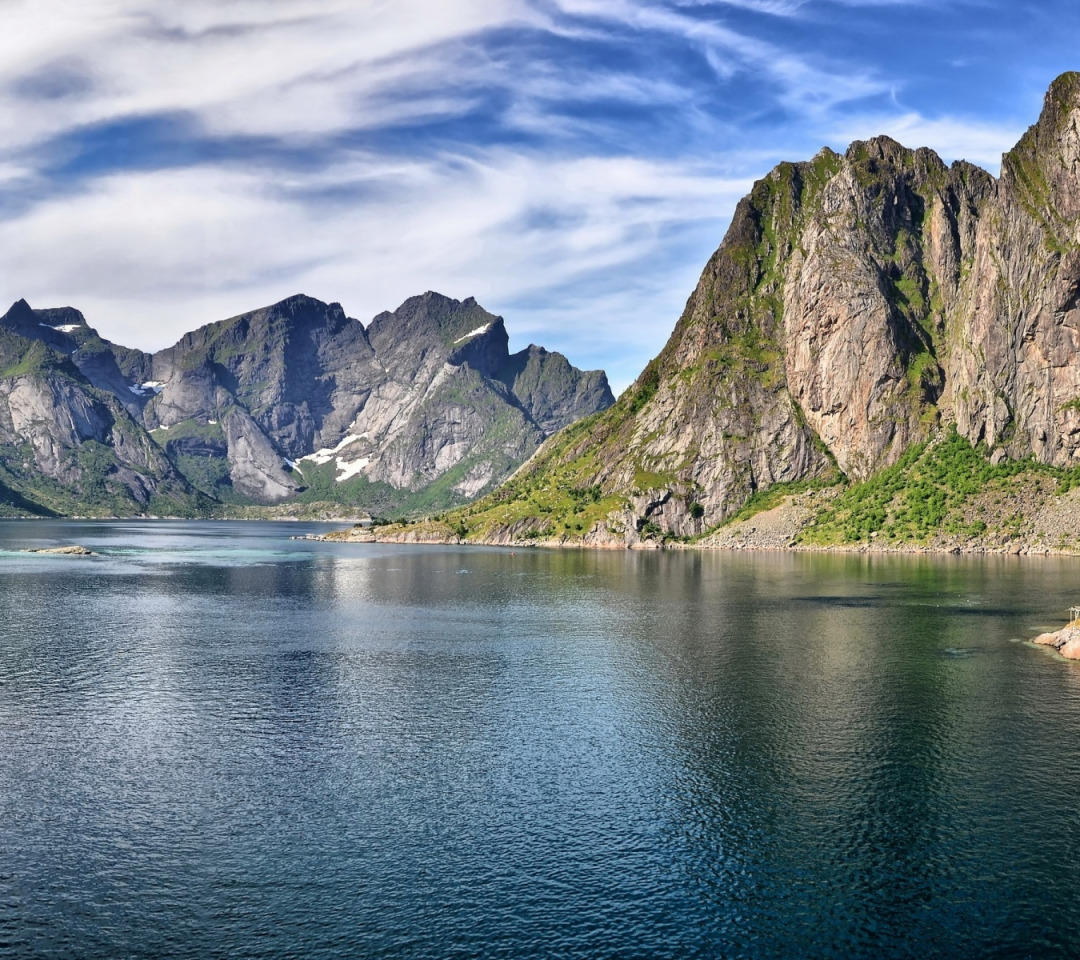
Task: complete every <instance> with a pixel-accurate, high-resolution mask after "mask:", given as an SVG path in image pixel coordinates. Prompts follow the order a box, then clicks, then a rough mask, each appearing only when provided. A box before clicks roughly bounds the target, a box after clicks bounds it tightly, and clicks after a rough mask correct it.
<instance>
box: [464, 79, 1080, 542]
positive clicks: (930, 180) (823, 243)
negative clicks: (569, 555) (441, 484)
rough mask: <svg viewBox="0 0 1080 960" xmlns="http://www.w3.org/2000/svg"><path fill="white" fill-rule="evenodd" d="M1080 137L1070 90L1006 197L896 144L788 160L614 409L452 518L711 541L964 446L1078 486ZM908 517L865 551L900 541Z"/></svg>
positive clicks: (1045, 120)
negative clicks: (757, 505) (752, 515)
mask: <svg viewBox="0 0 1080 960" xmlns="http://www.w3.org/2000/svg"><path fill="white" fill-rule="evenodd" d="M1078 131H1080V74H1076V73H1069V74H1065V75H1063V76H1061V77H1059V78H1058V79H1057V80H1056V81H1055V82H1054V83H1053V85H1052V86H1051V88H1050V90H1049V92H1048V94H1047V96H1046V101H1045V106H1044V109H1043V111H1042V114H1041V116H1040V118H1039V121H1038V123H1036V124H1035V125H1034V126H1033V127H1031V129H1029V130H1028V131H1027V133H1025V134H1024V136H1023V138H1022V139H1021V140H1020V142H1019V143H1018V144H1017V145H1016V147H1015V148H1014V149H1013V150H1011V151H1010V152H1009V153H1007V154H1006V155H1005V156H1004V158H1003V161H1002V167H1001V175H1000V177H998V178H996V179H995V178H994V177H993V176H991V175H990V174H989V173H987V172H986V171H984V170H981V169H979V168H977V167H975V166H973V165H971V164H970V163H966V162H964V161H959V162H956V163H954V164H952V165H951V166H946V165H945V164H944V163H943V162H942V161H941V159H940V158H939V157H938V156H937V155H936V154H935V153H933V151H931V150H928V149H925V148H924V149H917V150H911V149H908V148H906V147H903V146H901V145H900V144H899V143H897V142H895V141H894V140H891V139H889V138H888V137H877V138H875V139H873V140H869V141H865V142H856V143H853V144H852V145H851V146H850V147H849V148H848V150H847V152H846V153H845V154H843V155H840V154H837V153H834V152H833V151H831V150H829V149H824V150H822V151H821V152H820V153H819V154H818V155H817V156H816V157H814V158H813V159H812V160H810V161H809V162H803V163H781V164H780V165H779V166H777V167H776V168H775V169H774V170H772V171H771V172H770V173H769V175H768V176H767V177H765V178H764V179H762V180H760V181H758V182H757V183H756V184H755V185H754V187H753V189H752V191H751V192H750V194H749V196H747V197H745V198H744V199H743V200H742V201H741V202H740V203H739V204H738V206H737V208H736V210H735V213H734V216H733V217H732V221H731V225H730V227H729V229H728V231H727V234H726V236H725V238H724V240H723V243H722V244H721V245H720V247H719V249H718V250H717V251H716V253H714V254H713V256H712V257H711V258H710V260H709V262H708V264H707V265H706V266H705V269H704V271H703V272H702V274H701V278H700V280H699V282H698V285H697V288H696V289H695V290H694V292H693V293H692V294H691V296H690V298H689V300H688V301H687V304H686V308H685V310H684V312H683V314H682V316H681V318H680V319H679V321H678V323H677V324H676V326H675V329H674V331H673V333H672V335H671V337H670V339H669V340H668V342H667V344H666V346H665V347H664V349H663V350H662V352H661V353H660V355H659V356H658V357H656V358H655V359H654V360H653V361H652V362H651V363H649V365H648V366H647V367H646V368H645V370H644V372H643V373H642V374H641V375H640V376H639V377H638V379H637V381H636V382H635V383H634V385H633V386H632V387H631V388H630V389H628V390H627V391H626V392H625V393H624V394H623V395H622V396H621V397H620V398H619V401H618V403H616V404H615V405H614V406H613V407H612V408H611V409H610V410H608V411H606V412H604V413H601V414H599V415H597V416H594V417H592V418H591V419H590V420H588V421H585V422H584V423H579V424H577V425H575V426H573V427H570V428H569V429H567V430H565V431H564V432H562V433H560V434H558V435H556V436H555V437H553V438H552V439H551V440H549V441H548V442H547V443H546V444H545V445H544V447H542V448H541V450H540V451H539V452H538V453H537V455H536V456H535V457H534V458H533V459H532V460H531V461H530V462H529V463H528V464H527V465H526V466H525V467H524V468H523V469H522V470H521V471H520V472H519V473H518V475H517V476H516V477H515V478H514V479H513V480H512V481H511V482H510V483H509V484H508V485H506V487H504V488H503V489H501V490H500V491H498V492H497V493H495V494H494V495H493V496H492V497H490V498H487V499H485V500H482V501H480V502H478V503H476V504H474V505H472V506H471V507H469V508H468V509H467V510H466V511H464V512H462V513H460V514H459V515H456V516H455V518H454V519H453V521H452V522H453V523H454V524H456V525H458V526H459V528H460V529H466V530H468V531H470V535H471V536H474V537H477V538H481V539H489V540H494V541H498V542H503V541H513V540H520V539H522V538H525V539H555V540H569V541H582V542H587V543H597V544H601V543H610V544H629V545H634V544H637V543H640V542H642V541H655V540H659V539H662V538H664V537H668V538H670V537H676V538H689V537H695V536H701V535H703V534H704V533H706V532H707V531H710V530H712V529H715V528H716V527H718V526H719V525H721V524H723V523H724V522H725V521H727V520H729V519H731V518H732V517H734V516H735V515H737V514H739V512H740V511H741V510H743V509H744V507H746V506H747V505H748V504H750V503H754V502H759V501H760V498H761V497H762V496H763V495H764V494H765V492H766V491H768V490H770V488H776V489H778V490H780V489H786V490H796V489H802V488H803V487H805V486H808V485H809V486H813V487H821V488H826V487H836V488H840V487H843V485H844V484H845V483H846V484H851V483H859V482H870V481H871V480H872V479H873V478H874V477H877V476H880V475H881V474H882V471H885V470H890V469H897V468H899V467H902V468H903V469H905V470H907V469H909V468H910V469H911V470H915V469H916V467H915V466H914V464H915V461H916V460H918V459H919V458H920V457H922V456H923V452H924V451H925V450H930V449H935V448H937V445H939V444H941V443H942V441H945V443H944V446H943V447H941V448H940V451H944V450H953V449H954V448H953V446H951V445H950V444H951V443H952V441H951V440H950V439H949V438H950V437H952V436H954V435H955V436H956V437H958V438H959V440H960V441H961V443H962V444H964V445H966V446H967V447H968V448H969V449H972V450H977V451H978V452H979V457H980V458H981V459H982V460H983V461H985V462H988V464H989V466H990V467H993V468H1001V470H1006V469H1008V467H1007V465H1008V464H1018V463H1030V464H1032V465H1033V466H1032V469H1033V470H1036V468H1040V469H1042V470H1043V472H1044V473H1045V474H1046V476H1050V475H1051V474H1052V475H1053V476H1054V477H1056V478H1058V480H1059V481H1060V482H1062V483H1064V482H1066V481H1068V483H1071V482H1072V481H1071V480H1069V479H1068V478H1069V477H1071V476H1072V471H1074V470H1075V468H1076V467H1077V466H1078V464H1080V362H1078V348H1080V132H1078ZM940 451H939V453H940ZM950 456H951V454H950ZM957 456H960V455H959V454H957ZM903 458H907V459H903ZM961 459H962V457H961ZM901 461H903V462H901ZM950 462H951V461H950ZM965 462H966V461H965ZM918 469H920V470H921V469H923V468H921V467H920V468H918ZM927 469H929V468H927ZM965 469H967V468H965ZM971 469H974V467H972V468H971ZM1046 471H1049V473H1046ZM1036 472H1038V470H1036ZM897 489H898V490H899V489H900V488H897ZM933 489H935V490H938V488H937V487H934V488H933ZM946 492H947V491H944V489H942V490H939V493H940V496H941V497H942V498H944V497H946ZM835 494H836V489H834V490H833V491H832V493H831V494H830V496H833V495H835ZM900 496H901V495H900V494H899V493H897V494H896V497H900ZM934 496H935V497H937V496H938V493H935V494H934ZM901 499H902V497H901ZM899 502H900V500H897V499H896V498H895V497H894V499H893V500H889V501H887V502H885V503H883V504H882V505H881V507H880V517H879V518H878V520H876V521H874V523H877V524H878V526H874V525H873V523H871V524H870V526H869V527H866V526H865V525H862V526H859V525H858V524H856V525H855V527H854V528H853V529H855V530H856V533H857V535H858V536H863V537H865V536H869V533H868V532H867V531H868V530H869V531H870V532H874V531H876V530H878V529H879V527H880V529H881V530H883V531H884V530H886V528H889V524H890V523H892V522H893V520H894V519H895V514H896V511H897V506H896V505H897V503H899ZM950 502H952V501H950ZM845 509H848V508H845ZM850 509H851V510H854V509H855V508H854V507H851V508H850ZM949 509H952V508H951V507H950V508H949ZM956 509H957V510H958V511H960V512H959V513H957V515H956V517H955V518H954V519H955V522H956V523H960V522H961V520H963V523H965V524H968V526H970V527H973V528H974V527H975V526H977V524H976V522H975V521H974V520H972V519H971V518H967V519H963V518H962V517H960V513H962V510H960V507H959V506H957V507H956ZM856 512H857V511H856ZM823 516H824V514H823ZM889 529H892V528H889ZM897 529H899V528H897Z"/></svg>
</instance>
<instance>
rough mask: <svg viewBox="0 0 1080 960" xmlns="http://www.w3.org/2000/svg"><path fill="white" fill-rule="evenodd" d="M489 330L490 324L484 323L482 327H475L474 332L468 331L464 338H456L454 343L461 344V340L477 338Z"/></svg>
mask: <svg viewBox="0 0 1080 960" xmlns="http://www.w3.org/2000/svg"><path fill="white" fill-rule="evenodd" d="M490 329H491V324H490V323H485V324H484V325H483V326H482V327H477V328H476V329H475V330H470V331H469V332H468V333H467V334H465V336H463V337H458V338H457V339H456V340H455V341H454V343H461V342H462V341H463V340H468V339H469V338H470V337H478V336H480V334H482V333H487V332H488V331H489V330H490Z"/></svg>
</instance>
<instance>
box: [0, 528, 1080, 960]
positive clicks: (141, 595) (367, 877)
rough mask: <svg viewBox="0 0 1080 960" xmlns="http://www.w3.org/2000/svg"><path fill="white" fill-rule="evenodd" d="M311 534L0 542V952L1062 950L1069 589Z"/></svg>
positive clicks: (1074, 844) (975, 568)
mask: <svg viewBox="0 0 1080 960" xmlns="http://www.w3.org/2000/svg"><path fill="white" fill-rule="evenodd" d="M309 529H314V528H312V527H304V526H300V525H296V524H226V523H179V522H177V523H123V522H115V523H101V524H94V523H78V524H75V523H61V522H55V523H54V522H40V523H39V522H32V523H30V522H18V523H16V522H12V523H4V524H0V954H4V955H10V956H14V957H90V958H97V957H102V958H105V957H192V958H195V957H275V958H276V957H281V958H284V957H339V956H363V957H410V958H413V957H416V958H436V957H440V958H441V957H558V956H564V957H578V956H580V957H643V958H644V957H649V958H652V957H845V958H846V957H935V956H940V957H955V956H1001V957H1015V956H1033V957H1035V956H1037V957H1042V956H1055V955H1056V956H1075V955H1076V953H1077V950H1078V947H1077V944H1078V943H1080V917H1078V915H1077V914H1076V912H1075V909H1074V904H1075V899H1076V892H1077V890H1078V889H1080V839H1078V837H1077V832H1076V830H1075V829H1074V824H1075V823H1076V815H1077V808H1078V806H1080V736H1078V733H1080V664H1074V663H1066V662H1063V661H1061V660H1058V659H1056V658H1054V657H1053V656H1052V655H1050V654H1049V653H1047V652H1046V651H1045V650H1043V649H1039V648H1035V647H1032V646H1031V645H1029V644H1026V643H1023V642H1019V641H1021V640H1022V639H1023V638H1027V637H1030V636H1032V635H1033V634H1034V633H1036V632H1038V631H1039V630H1040V629H1042V628H1044V627H1048V626H1056V625H1060V624H1061V623H1062V622H1063V618H1064V616H1065V612H1066V610H1067V608H1068V606H1070V605H1071V604H1074V603H1077V602H1080V562H1075V561H1067V560H1058V559H1046V560H1041V559H1033V558H1024V559H1020V558H993V559H986V560H970V559H963V558H951V557H950V558H926V557H911V558H890V557H859V556H784V555H772V554H745V555H739V554H734V555H732V554H693V553H676V554H671V555H655V554H648V555H645V554H623V553H588V552H576V551H565V552H549V551H535V550H533V551H529V550H527V551H521V550H518V551H508V550H495V549H491V550H488V549H479V548H477V549H457V548H434V547H433V548H409V547H389V546H373V545H362V544H356V545H336V544H319V543H312V542H305V541H292V540H289V539H288V538H289V537H290V536H291V535H295V534H298V533H303V532H307V530H309ZM58 543H81V544H84V545H86V546H89V547H91V548H93V549H95V550H96V551H98V552H99V553H100V555H99V556H96V557H90V558H78V557H51V556H42V555H27V554H25V553H19V552H16V551H18V550H20V549H22V548H25V547H30V546H48V545H54V544H58Z"/></svg>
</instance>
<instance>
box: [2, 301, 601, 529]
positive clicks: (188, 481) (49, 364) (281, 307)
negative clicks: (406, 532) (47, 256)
mask: <svg viewBox="0 0 1080 960" xmlns="http://www.w3.org/2000/svg"><path fill="white" fill-rule="evenodd" d="M508 343H509V340H508V335H507V332H506V327H505V325H504V322H503V319H502V318H501V317H498V316H495V315H493V314H490V313H488V312H487V311H486V310H484V309H483V308H482V307H480V306H479V305H478V304H477V303H476V301H475V300H473V299H471V298H470V299H467V300H464V301H457V300H452V299H450V298H448V297H444V296H441V295H439V294H436V293H431V292H429V293H426V294H424V295H423V296H419V297H413V298H411V299H409V300H407V301H406V302H405V303H404V304H402V305H401V307H399V308H398V309H397V310H396V311H394V312H392V313H390V312H386V313H381V314H379V315H378V316H377V317H375V318H374V319H373V320H372V321H371V323H370V324H368V325H367V326H366V327H365V326H364V325H363V324H362V323H360V322H358V321H356V320H353V319H350V318H349V317H347V316H346V315H345V313H344V311H343V310H342V308H341V306H340V305H339V304H337V303H323V302H321V301H319V300H315V299H312V298H310V297H307V296H302V295H301V296H294V297H290V298H289V299H287V300H283V301H281V302H280V303H276V304H274V305H272V306H269V307H265V308H263V309H260V310H255V311H253V312H251V313H246V314H242V315H240V316H237V317H233V318H231V319H228V320H223V321H220V322H217V323H211V324H208V325H206V326H203V327H200V328H199V329H197V330H195V331H193V332H191V333H189V334H187V335H185V336H184V337H183V338H182V339H181V340H180V341H179V342H178V343H176V344H174V345H173V346H171V347H169V348H167V349H165V350H161V351H159V352H157V353H154V354H150V353H145V352H142V351H140V350H135V349H130V348H127V347H122V346H119V345H117V344H113V343H110V342H109V341H107V340H105V339H103V338H102V337H101V336H99V335H98V333H97V332H96V331H95V330H94V329H93V328H92V327H90V326H89V325H88V324H87V322H86V320H85V318H84V317H83V315H82V314H81V313H79V312H78V311H77V310H74V309H72V308H70V307H66V308H61V309H45V310H40V309H38V310H36V309H33V308H31V307H30V306H29V305H28V304H27V303H26V302H25V301H19V302H18V303H16V304H15V305H14V306H12V308H11V309H10V310H9V311H8V312H7V313H6V314H5V315H4V316H3V317H2V318H0V504H3V505H4V507H5V509H6V512H8V513H16V514H66V515H121V516H129V515H194V516H199V515H213V514H215V513H220V512H221V511H222V510H223V509H232V510H234V511H235V510H238V509H241V508H244V507H250V506H253V505H261V506H262V507H264V508H265V507H267V506H269V505H282V504H285V505H293V506H303V505H307V506H308V507H309V508H314V505H317V504H322V505H323V506H324V507H325V506H326V505H329V504H337V505H343V506H349V507H361V508H365V509H369V510H378V511H388V510H403V511H408V510H418V509H424V508H440V507H445V506H447V505H451V504H454V503H460V502H462V501H464V500H466V499H468V498H470V497H473V496H475V495H477V494H478V493H481V492H483V491H485V490H488V489H491V488H493V487H494V486H495V485H496V484H497V483H498V482H499V481H500V480H502V479H504V478H505V477H506V476H507V475H508V474H509V473H510V472H511V471H512V470H513V469H514V468H515V467H516V466H517V465H518V464H520V463H521V462H522V461H523V460H525V459H526V458H527V457H528V456H529V455H530V454H531V453H532V452H533V451H534V450H535V449H536V448H537V446H538V445H539V444H540V443H541V442H542V441H543V440H544V439H545V438H546V437H548V436H549V435H551V434H552V433H554V432H556V431H558V430H559V429H561V428H562V427H564V426H566V425H567V424H569V423H571V422H573V421H574V420H576V419H578V418H579V417H582V416H585V415H588V414H591V413H594V412H596V411H599V410H603V409H606V408H607V407H609V406H610V405H611V404H612V403H613V397H612V395H611V391H610V389H609V387H608V383H607V378H606V377H605V375H604V374H603V372H601V371H590V372H583V371H580V370H578V369H576V368H575V367H573V366H571V365H570V363H569V362H568V361H567V360H566V358H565V357H563V356H562V355H561V354H559V353H551V352H548V351H547V350H545V349H544V348H542V347H537V346H529V347H528V348H526V349H525V350H522V351H520V352H518V353H514V354H511V353H510V352H509V349H508Z"/></svg>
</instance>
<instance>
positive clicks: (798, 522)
mask: <svg viewBox="0 0 1080 960" xmlns="http://www.w3.org/2000/svg"><path fill="white" fill-rule="evenodd" d="M1040 482H1041V481H1040ZM833 496H834V493H833V491H831V490H809V491H805V492H802V493H798V494H794V495H791V496H788V497H785V498H784V499H783V500H782V501H781V502H780V503H779V504H778V505H777V506H775V507H772V508H771V509H768V510H762V511H760V512H759V513H756V514H754V515H753V516H751V517H748V518H746V519H742V520H736V521H733V522H730V523H728V524H726V525H725V526H722V527H720V528H718V529H717V530H714V531H712V532H711V533H709V534H707V535H706V536H703V537H701V538H700V539H697V540H693V541H681V540H668V541H666V542H665V541H664V540H662V539H661V538H657V537H650V536H647V535H646V536H643V535H636V534H633V533H631V534H629V535H627V534H626V533H623V532H613V531H611V530H609V529H608V527H607V526H606V525H605V524H604V523H596V524H595V525H594V526H593V527H592V528H591V529H590V530H588V531H586V532H585V533H584V534H583V535H582V536H580V537H574V538H563V537H522V536H520V535H517V531H516V530H514V529H512V528H505V527H501V528H498V529H496V530H494V531H491V532H490V533H489V534H488V535H482V534H477V533H473V534H472V535H468V534H466V535H465V536H461V535H460V533H459V532H458V531H456V530H455V529H454V528H452V527H451V526H450V525H449V524H447V523H445V522H441V521H433V520H425V521H419V522H416V523H412V524H408V525H405V526H402V525H399V524H394V525H390V526H386V527H353V528H351V529H347V530H341V531H335V532H333V533H329V534H325V535H321V536H317V537H315V538H314V539H323V540H331V541H344V542H351V543H420V544H423V543H429V544H453V545H456V544H482V545H486V546H512V547H515V548H517V547H530V546H532V547H574V548H587V549H593V550H627V549H629V550H777V551H795V552H801V553H873V554H964V555H999V556H1078V555H1080V489H1076V490H1070V491H1068V492H1067V493H1065V494H1062V495H1053V494H1050V493H1049V492H1048V491H1045V490H1041V489H1038V488H1037V484H1035V483H1030V482H1028V483H1023V484H1017V485H1016V486H1015V489H1012V490H1010V491H1009V492H1008V494H1007V495H1002V494H1001V493H1000V492H996V491H995V492H989V493H987V494H986V495H985V496H982V497H980V498H976V499H975V500H974V501H973V502H972V503H971V504H970V505H969V507H968V508H967V512H970V514H971V516H972V517H975V516H978V517H980V518H983V519H984V520H985V522H986V524H987V530H986V532H985V533H983V534H981V535H979V536H975V537H961V536H956V535H949V534H945V533H942V534H938V535H936V536H934V537H932V538H930V539H928V540H926V541H924V542H919V543H915V542H910V541H909V542H902V543H897V542H885V541H883V540H882V541H879V540H878V539H877V538H876V537H875V536H873V535H872V536H871V539H870V540H869V541H868V542H862V543H849V544H816V543H812V542H800V534H802V533H803V532H804V531H806V530H808V529H810V528H812V526H813V523H814V517H815V514H816V512H817V510H818V509H819V508H820V507H822V506H823V505H825V504H826V503H828V502H829V501H830V500H831V499H832V497H833Z"/></svg>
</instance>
